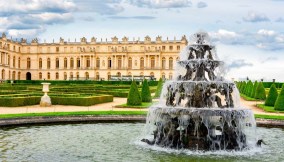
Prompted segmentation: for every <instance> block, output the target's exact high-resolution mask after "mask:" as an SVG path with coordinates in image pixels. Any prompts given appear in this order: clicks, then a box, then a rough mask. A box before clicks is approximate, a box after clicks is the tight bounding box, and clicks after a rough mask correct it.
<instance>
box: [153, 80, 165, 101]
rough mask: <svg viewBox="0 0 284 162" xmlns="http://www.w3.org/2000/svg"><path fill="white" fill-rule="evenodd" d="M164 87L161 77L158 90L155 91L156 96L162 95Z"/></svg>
mask: <svg viewBox="0 0 284 162" xmlns="http://www.w3.org/2000/svg"><path fill="white" fill-rule="evenodd" d="M162 89H163V79H162V78H160V79H159V82H158V85H157V90H156V93H155V96H154V97H156V98H158V97H160V95H161V93H162Z"/></svg>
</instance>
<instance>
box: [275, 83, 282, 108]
mask: <svg viewBox="0 0 284 162" xmlns="http://www.w3.org/2000/svg"><path fill="white" fill-rule="evenodd" d="M274 109H275V110H281V111H283V110H284V84H283V85H282V88H281V91H280V93H279V95H278V97H277V99H276V102H275V105H274Z"/></svg>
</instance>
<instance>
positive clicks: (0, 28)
mask: <svg viewBox="0 0 284 162" xmlns="http://www.w3.org/2000/svg"><path fill="white" fill-rule="evenodd" d="M0 7H1V10H0V32H6V33H7V35H8V36H9V37H11V36H12V37H13V39H16V38H18V40H19V38H21V37H24V38H28V39H29V40H30V39H32V38H35V37H37V38H39V40H40V41H41V42H43V41H44V40H46V41H47V42H52V41H53V39H54V40H55V42H58V41H59V38H60V37H63V38H64V39H65V40H68V39H70V40H71V41H74V40H75V38H76V39H77V41H78V40H79V38H81V37H83V36H85V37H86V38H87V39H88V40H90V38H91V37H93V36H95V37H97V38H98V40H100V39H101V38H103V40H105V39H108V40H111V37H114V36H117V37H118V38H120V39H121V38H122V37H123V36H127V37H129V39H130V40H132V39H133V38H134V39H138V38H140V39H141V40H143V39H144V37H145V36H146V35H149V36H150V37H152V38H153V39H154V38H155V37H156V36H158V35H161V36H162V38H163V39H167V37H168V38H169V39H174V37H176V38H177V39H180V38H181V37H182V35H186V36H187V37H189V36H190V35H191V34H193V33H195V32H198V31H206V32H208V33H209V35H210V36H211V40H212V43H213V44H215V45H216V46H217V47H216V48H217V53H218V56H219V58H220V59H222V60H224V61H225V62H226V63H227V69H228V70H227V78H228V79H230V78H236V79H238V78H245V77H247V76H248V77H249V78H251V79H258V80H259V79H266V80H272V79H276V80H277V81H284V64H283V63H284V62H283V60H284V31H283V29H284V10H283V7H284V0H258V1H256V0H227V1H224V0H201V1H200V0H9V1H8V0H0Z"/></svg>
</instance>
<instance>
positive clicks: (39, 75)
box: [38, 72, 42, 80]
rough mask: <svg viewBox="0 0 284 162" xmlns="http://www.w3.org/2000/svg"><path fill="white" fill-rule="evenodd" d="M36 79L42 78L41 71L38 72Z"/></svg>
mask: <svg viewBox="0 0 284 162" xmlns="http://www.w3.org/2000/svg"><path fill="white" fill-rule="evenodd" d="M38 79H40V80H42V73H41V72H40V73H39V74H38Z"/></svg>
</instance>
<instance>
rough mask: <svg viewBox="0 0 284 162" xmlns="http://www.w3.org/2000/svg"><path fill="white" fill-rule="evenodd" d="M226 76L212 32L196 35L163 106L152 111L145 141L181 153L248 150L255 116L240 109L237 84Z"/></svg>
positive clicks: (166, 88) (166, 86)
mask: <svg viewBox="0 0 284 162" xmlns="http://www.w3.org/2000/svg"><path fill="white" fill-rule="evenodd" d="M223 75H224V63H223V62H222V61H219V60H218V58H217V55H216V51H215V47H214V46H212V45H211V44H210V40H209V36H208V34H207V33H205V32H199V33H196V34H194V35H193V36H192V37H191V41H189V45H188V46H187V47H186V48H185V49H184V51H182V52H181V53H180V61H178V62H177V64H176V71H175V79H174V80H172V81H167V82H166V83H165V84H164V85H163V90H162V93H161V97H160V101H159V103H158V104H157V105H154V106H152V107H150V108H149V112H148V116H147V122H146V133H147V134H148V136H147V138H144V139H142V141H143V142H146V143H148V144H150V145H157V146H161V147H166V148H176V149H190V150H210V151H215V150H243V149H247V148H248V147H249V140H251V138H250V135H251V134H250V132H251V131H253V130H255V127H256V123H255V120H254V114H253V112H252V111H251V110H249V109H245V108H242V107H241V106H240V103H239V101H240V98H239V93H238V90H237V88H236V86H235V84H234V82H232V81H227V80H225V79H224V76H223ZM254 142H255V141H254Z"/></svg>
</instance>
